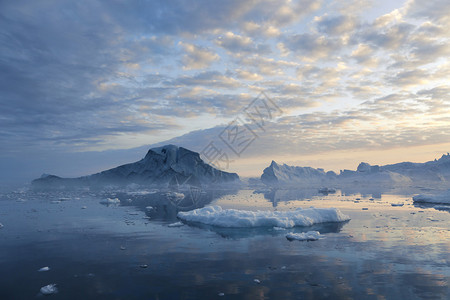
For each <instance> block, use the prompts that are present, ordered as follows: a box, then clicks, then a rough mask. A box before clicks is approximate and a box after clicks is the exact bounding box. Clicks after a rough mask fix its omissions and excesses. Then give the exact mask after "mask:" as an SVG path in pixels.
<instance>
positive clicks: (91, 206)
mask: <svg viewBox="0 0 450 300" xmlns="http://www.w3.org/2000/svg"><path fill="white" fill-rule="evenodd" d="M184 194H185V198H184V199H183V200H179V199H176V197H175V198H174V197H172V196H169V197H167V195H166V192H160V191H152V190H148V191H146V192H144V193H143V192H140V193H136V192H131V193H130V192H128V193H127V192H125V191H121V192H90V191H82V192H52V193H37V192H28V191H25V190H24V191H18V192H13V193H4V194H2V195H1V199H0V223H2V224H3V225H4V226H3V228H1V229H0V266H1V268H0V278H1V280H0V299H34V298H40V297H49V298H50V299H450V287H449V285H450V222H449V221H450V213H449V211H450V207H446V206H442V205H435V206H417V205H415V204H413V203H412V200H411V198H412V195H413V193H411V192H409V191H394V192H384V193H380V192H379V191H377V190H374V191H370V190H369V191H365V192H364V193H362V194H361V193H360V192H357V191H354V190H349V191H344V190H338V191H337V192H336V193H334V194H329V195H322V194H319V193H317V190H276V191H275V190H273V191H269V190H264V191H255V190H235V191H220V190H215V191H200V190H187V191H184ZM107 197H118V198H119V199H120V201H121V203H120V204H116V205H105V204H100V201H102V200H104V199H106V198H107ZM402 203H403V206H392V204H394V205H395V204H397V205H398V204H402ZM204 205H220V206H222V207H223V208H237V209H247V210H258V209H259V210H290V209H296V208H297V207H303V208H307V207H310V206H314V207H337V208H339V209H341V211H342V212H344V213H345V214H347V215H349V216H350V217H351V220H350V221H349V222H345V223H340V224H324V225H320V226H314V227H312V228H311V227H310V228H295V229H289V230H281V231H280V230H274V229H273V228H257V229H223V228H214V227H211V226H202V225H199V224H189V225H187V224H186V225H184V226H182V227H171V226H169V225H170V224H173V223H174V222H177V221H178V220H177V219H176V213H177V211H178V210H179V209H182V210H187V209H192V208H195V207H201V206H204ZM148 206H152V207H153V209H151V210H149V209H148V208H146V207H148ZM308 230H318V231H320V232H321V234H322V235H323V237H324V238H323V239H320V240H318V241H314V242H299V241H292V242H289V241H288V240H287V239H286V238H285V235H286V233H288V232H292V231H296V232H301V231H308ZM45 266H48V267H50V271H48V272H38V271H37V270H38V269H39V268H41V267H45ZM255 279H257V281H259V282H256V281H255ZM50 283H55V284H57V287H58V290H59V291H58V293H57V294H53V295H50V296H43V295H42V294H40V292H39V290H40V288H41V287H42V286H45V285H47V284H50ZM222 293H223V294H222Z"/></svg>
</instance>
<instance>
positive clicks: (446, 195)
mask: <svg viewBox="0 0 450 300" xmlns="http://www.w3.org/2000/svg"><path fill="white" fill-rule="evenodd" d="M413 200H414V202H423V203H440V204H450V190H448V191H445V192H443V193H440V194H435V195H426V194H421V195H417V196H414V197H413Z"/></svg>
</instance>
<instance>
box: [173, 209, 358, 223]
mask: <svg viewBox="0 0 450 300" xmlns="http://www.w3.org/2000/svg"><path fill="white" fill-rule="evenodd" d="M178 218H180V219H182V220H184V221H188V222H198V223H203V224H207V225H213V226H219V227H234V228H239V227H283V228H292V227H294V226H311V225H314V224H318V223H328V222H343V221H347V220H350V218H349V217H348V216H346V215H344V214H343V213H342V212H341V211H340V210H339V209H336V208H307V209H301V208H297V209H296V210H293V211H246V210H237V209H222V207H220V206H207V207H203V208H199V209H195V210H191V211H187V212H179V213H178Z"/></svg>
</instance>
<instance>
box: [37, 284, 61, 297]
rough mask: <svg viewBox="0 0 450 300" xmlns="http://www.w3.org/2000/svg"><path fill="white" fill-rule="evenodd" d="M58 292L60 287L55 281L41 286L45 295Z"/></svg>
mask: <svg viewBox="0 0 450 300" xmlns="http://www.w3.org/2000/svg"><path fill="white" fill-rule="evenodd" d="M57 292H58V288H57V287H56V284H55V283H52V284H48V285H46V286H43V287H41V293H42V294H44V295H51V294H56V293H57Z"/></svg>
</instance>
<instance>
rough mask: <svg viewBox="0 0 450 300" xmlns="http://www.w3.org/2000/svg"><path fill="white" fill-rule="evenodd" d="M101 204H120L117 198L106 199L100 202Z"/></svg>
mask: <svg viewBox="0 0 450 300" xmlns="http://www.w3.org/2000/svg"><path fill="white" fill-rule="evenodd" d="M100 203H101V204H120V200H119V198H106V199H103V200H102V201H100Z"/></svg>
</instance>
